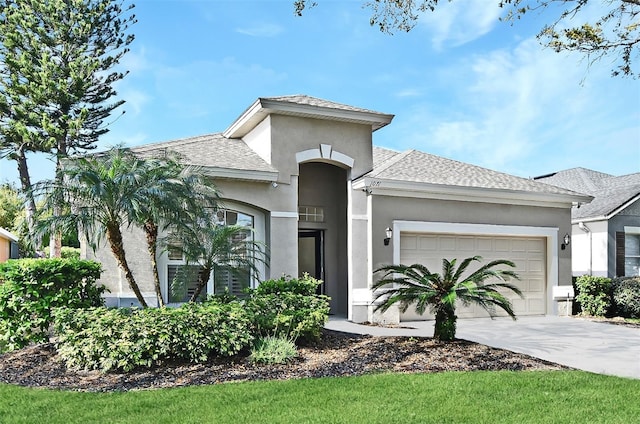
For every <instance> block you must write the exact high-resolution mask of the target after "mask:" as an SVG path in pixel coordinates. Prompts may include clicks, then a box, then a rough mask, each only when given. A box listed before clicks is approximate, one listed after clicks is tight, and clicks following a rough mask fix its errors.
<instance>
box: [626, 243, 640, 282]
mask: <svg viewBox="0 0 640 424" xmlns="http://www.w3.org/2000/svg"><path fill="white" fill-rule="evenodd" d="M639 271H640V234H625V237H624V275H625V276H627V277H631V276H635V275H640V272H639Z"/></svg>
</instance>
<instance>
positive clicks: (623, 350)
mask: <svg viewBox="0 0 640 424" xmlns="http://www.w3.org/2000/svg"><path fill="white" fill-rule="evenodd" d="M401 325H402V327H401V328H389V327H376V326H369V325H361V324H355V323H352V322H350V321H347V320H345V319H344V318H331V319H330V320H329V322H328V323H327V325H326V326H325V327H326V328H328V329H331V330H336V331H343V332H348V333H356V334H371V335H374V336H414V337H431V336H432V335H433V321H415V322H404V323H401ZM456 336H457V338H460V339H465V340H470V341H473V342H477V343H482V344H485V345H488V346H493V347H497V348H502V349H508V350H511V351H513V352H519V353H524V354H527V355H531V356H535V357H537V358H540V359H544V360H547V361H551V362H555V363H558V364H562V365H567V366H569V367H572V368H577V369H581V370H585V371H591V372H594V373H598V374H608V375H616V376H620V377H630V378H637V379H640V328H633V327H624V326H620V325H612V324H606V323H599V322H593V321H589V320H585V319H580V318H571V317H556V316H535V317H520V318H518V320H517V321H513V320H511V319H510V318H496V319H494V320H491V319H490V318H473V319H460V320H458V330H457V334H456Z"/></svg>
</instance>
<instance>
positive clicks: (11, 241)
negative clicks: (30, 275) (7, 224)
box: [0, 228, 18, 262]
mask: <svg viewBox="0 0 640 424" xmlns="http://www.w3.org/2000/svg"><path fill="white" fill-rule="evenodd" d="M17 243H18V236H16V235H14V234H12V233H11V232H9V231H7V230H5V229H4V228H0V262H5V261H6V260H7V259H15V258H17V257H18V245H17Z"/></svg>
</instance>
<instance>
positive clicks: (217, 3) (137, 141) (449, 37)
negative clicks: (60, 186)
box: [0, 0, 640, 183]
mask: <svg viewBox="0 0 640 424" xmlns="http://www.w3.org/2000/svg"><path fill="white" fill-rule="evenodd" d="M317 1H318V5H317V6H316V7H314V8H312V9H309V10H307V11H305V13H304V14H303V16H302V17H297V16H294V13H293V0H273V1H269V0H262V1H248V0H247V1H245V0H235V1H224V0H208V1H207V0H201V1H198V0H137V1H136V2H135V4H136V7H135V9H134V13H135V14H136V17H137V19H138V22H137V23H136V24H135V25H133V27H132V28H131V32H132V33H133V34H134V35H135V37H136V39H135V41H134V42H133V44H132V45H131V51H130V52H129V53H128V54H127V55H125V57H124V59H123V60H122V63H121V65H120V66H121V67H122V69H124V70H128V71H129V74H128V75H127V76H126V77H125V79H123V80H122V81H120V82H118V83H117V85H116V89H117V91H118V97H119V98H121V99H124V100H125V101H126V103H125V105H124V106H123V107H122V108H121V109H122V110H124V111H125V112H126V113H125V114H124V115H121V114H120V113H118V112H116V113H114V114H113V122H112V123H111V124H110V125H109V128H110V132H109V133H108V134H106V135H105V136H103V138H101V140H100V141H99V144H98V149H99V150H104V149H106V148H108V147H111V146H114V145H118V144H124V145H125V146H137V145H141V144H147V143H154V142H161V141H168V140H174V139H180V138H186V137H190V136H196V135H202V134H209V133H215V132H221V131H224V130H225V129H226V128H227V127H228V126H229V125H230V124H231V123H232V122H233V121H234V120H235V119H236V118H237V117H238V116H240V114H241V113H242V112H243V111H244V110H245V109H246V108H247V107H248V106H250V105H251V104H252V103H253V102H254V101H255V100H256V99H257V98H258V97H270V96H281V95H293V94H306V95H309V96H313V97H319V98H322V99H326V100H331V101H335V102H339V103H344V104H348V105H351V106H356V107H361V108H366V109H372V110H375V111H378V112H382V113H388V114H393V115H395V118H394V119H393V121H392V122H391V124H390V125H388V126H386V127H384V128H382V129H380V130H378V131H376V132H375V133H374V134H373V142H374V144H375V145H377V146H382V147H386V148H390V149H394V150H398V151H403V150H406V149H417V150H421V151H424V152H428V153H431V154H435V155H439V156H443V157H447V158H451V159H455V160H459V161H463V162H467V163H471V164H474V165H478V166H482V167H486V168H490V169H494V170H497V171H501V172H506V173H510V174H513V175H517V176H521V177H534V176H539V175H544V174H548V173H552V172H554V171H559V170H563V169H568V168H573V167H584V168H590V169H594V170H597V171H600V172H606V173H610V174H613V175H624V174H629V173H635V172H640V80H633V79H629V78H620V77H616V78H613V77H611V69H612V63H611V60H610V59H605V60H603V61H600V62H596V63H593V64H591V65H589V63H588V61H587V60H585V59H584V58H583V57H582V56H580V55H577V54H568V53H560V54H558V53H555V52H553V51H552V50H550V49H546V48H544V47H543V46H541V45H540V44H539V42H538V41H537V40H536V38H535V35H536V34H537V32H538V31H539V30H540V28H541V27H542V26H543V25H544V24H545V23H548V22H549V16H548V15H545V14H542V15H540V14H531V15H529V16H528V17H525V19H523V20H520V21H517V22H515V23H514V24H513V25H511V24H509V23H505V22H502V21H500V20H499V18H500V16H501V15H502V14H504V12H505V11H504V10H503V9H500V8H499V7H498V6H497V3H498V1H497V0H495V1H493V0H454V1H453V2H450V3H448V2H442V3H441V4H440V5H439V6H438V9H437V11H436V12H427V13H425V14H423V15H421V16H420V19H419V22H418V24H417V26H416V27H415V28H414V29H413V30H412V31H410V32H409V33H396V34H394V35H388V34H383V33H381V32H380V31H379V30H378V29H377V28H376V27H371V26H370V25H369V18H370V10H368V9H365V8H363V7H362V4H363V2H362V1H359V0H357V1H356V0H317ZM596 3H598V4H596ZM601 3H606V2H595V1H594V2H591V4H592V5H593V7H592V8H591V9H589V10H587V14H593V16H597V13H598V10H597V7H601V6H599V5H600V4H601ZM551 12H552V11H547V12H546V13H549V14H550V13H551ZM637 62H638V63H637V66H638V67H640V58H638V59H637ZM29 160H30V170H31V174H32V179H33V180H40V179H43V178H51V176H52V170H53V163H52V162H51V160H50V159H48V158H47V157H46V156H44V155H35V156H32V157H30V158H29ZM5 181H9V182H16V181H17V168H16V165H15V163H14V162H9V161H6V160H0V183H1V182H5Z"/></svg>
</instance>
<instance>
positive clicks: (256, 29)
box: [236, 23, 284, 37]
mask: <svg viewBox="0 0 640 424" xmlns="http://www.w3.org/2000/svg"><path fill="white" fill-rule="evenodd" d="M283 31H284V28H283V27H282V26H280V25H276V24H269V23H260V24H257V25H254V26H252V27H246V28H236V32H238V33H240V34H244V35H249V36H251V37H275V36H277V35H279V34H281V33H282V32H283Z"/></svg>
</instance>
